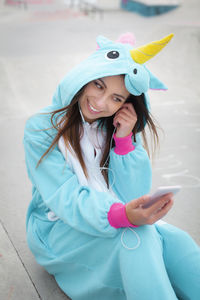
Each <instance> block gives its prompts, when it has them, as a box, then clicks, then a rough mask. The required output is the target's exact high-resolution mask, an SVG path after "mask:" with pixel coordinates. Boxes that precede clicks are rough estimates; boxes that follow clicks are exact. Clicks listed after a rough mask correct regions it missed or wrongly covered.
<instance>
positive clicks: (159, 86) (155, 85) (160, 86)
mask: <svg viewBox="0 0 200 300" xmlns="http://www.w3.org/2000/svg"><path fill="white" fill-rule="evenodd" d="M149 75H150V83H149V88H150V89H152V90H168V88H167V87H166V85H165V84H164V83H162V82H161V81H160V80H159V79H158V78H157V77H156V76H154V75H153V74H152V73H151V72H149Z"/></svg>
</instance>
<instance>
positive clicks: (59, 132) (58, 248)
mask: <svg viewBox="0 0 200 300" xmlns="http://www.w3.org/2000/svg"><path fill="white" fill-rule="evenodd" d="M171 37H172V35H170V36H168V37H166V38H164V39H162V40H161V41H158V42H156V43H155V42H154V43H152V44H150V45H146V46H144V47H142V48H140V49H131V47H130V45H129V44H128V43H127V42H126V43H125V44H123V43H112V42H111V41H109V40H108V39H106V38H104V37H99V38H98V40H97V42H98V45H99V49H98V50H97V51H96V52H95V53H94V54H92V55H91V56H90V57H89V58H88V59H86V61H85V62H83V63H82V64H80V65H79V66H78V67H76V68H74V69H73V70H72V71H71V72H69V73H68V74H67V76H66V77H65V78H64V79H63V81H62V82H61V83H60V84H59V86H58V88H57V90H56V92H55V94H54V97H53V103H52V105H50V106H49V107H47V108H45V109H44V110H42V111H41V113H40V114H37V115H35V116H33V117H32V118H30V119H29V120H28V121H27V123H26V128H25V134H24V147H25V154H26V165H27V171H28V175H29V177H30V180H31V181H32V184H33V190H32V201H31V203H30V205H29V209H28V213H27V241H28V245H29V247H30V249H31V251H32V253H33V254H34V256H35V258H36V260H37V262H38V263H39V264H40V265H42V266H43V267H44V268H45V269H46V270H47V271H48V272H49V273H50V274H52V275H54V277H55V279H56V281H57V283H58V284H59V286H60V287H61V289H62V290H63V291H64V292H65V293H66V294H67V295H69V296H70V297H71V298H72V299H73V300H94V299H103V300H111V299H115V300H133V299H137V300H147V299H149V297H150V298H151V299H153V300H160V299H162V300H169V299H170V300H177V299H178V298H179V299H183V300H187V299H191V300H197V299H199V278H200V251H199V247H198V246H197V245H196V244H195V242H194V241H193V240H192V239H191V238H190V237H189V236H188V235H187V234H186V233H184V232H183V231H181V230H180V229H178V228H176V227H174V226H171V225H169V224H165V225H160V224H159V223H157V221H159V220H160V219H161V218H162V217H163V216H165V215H166V214H167V213H168V211H169V210H170V209H171V208H172V205H173V196H172V194H166V195H164V196H162V197H160V198H159V200H158V201H157V202H156V203H154V204H153V205H151V206H150V207H147V208H144V204H146V203H147V202H148V201H149V199H150V196H149V192H150V189H151V181H152V172H151V163H150V160H149V157H148V154H147V151H146V149H145V147H144V146H143V141H144V144H146V139H145V129H146V127H149V129H150V131H151V132H152V139H153V140H157V137H158V136H157V132H156V126H155V124H154V122H153V119H152V117H151V113H150V109H149V99H148V94H147V91H148V89H149V88H152V89H161V88H163V89H165V86H164V85H163V84H162V83H161V82H160V81H159V80H158V79H157V78H156V77H155V76H154V75H153V74H152V73H151V72H150V71H149V70H148V69H147V68H146V66H143V63H144V62H145V61H147V59H149V57H151V56H153V54H155V53H157V52H158V51H160V50H161V49H162V48H163V47H164V45H165V44H167V43H168V41H169V40H170V39H171ZM146 53H147V54H146ZM150 54H151V55H150ZM142 138H143V140H142ZM149 274H150V275H149Z"/></svg>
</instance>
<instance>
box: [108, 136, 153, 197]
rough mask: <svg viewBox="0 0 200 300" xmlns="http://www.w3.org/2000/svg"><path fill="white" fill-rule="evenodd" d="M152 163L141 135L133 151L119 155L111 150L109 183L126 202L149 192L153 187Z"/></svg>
mask: <svg viewBox="0 0 200 300" xmlns="http://www.w3.org/2000/svg"><path fill="white" fill-rule="evenodd" d="M151 181H152V171H151V164H150V160H149V158H148V155H147V153H146V151H145V150H144V148H143V146H142V144H141V141H140V137H139V136H138V137H137V142H136V143H134V149H133V151H131V152H129V153H127V154H125V155H119V154H117V153H115V151H114V149H112V150H111V152H110V164H109V183H110V186H111V187H112V189H113V191H114V192H115V194H116V195H117V196H118V198H119V199H120V200H121V201H123V202H124V203H127V202H129V201H130V200H132V199H136V198H139V197H141V196H143V195H145V194H148V193H149V192H150V189H151Z"/></svg>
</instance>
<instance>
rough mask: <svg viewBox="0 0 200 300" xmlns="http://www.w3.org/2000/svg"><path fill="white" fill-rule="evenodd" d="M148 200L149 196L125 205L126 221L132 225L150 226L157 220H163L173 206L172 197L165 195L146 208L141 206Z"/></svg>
mask: <svg viewBox="0 0 200 300" xmlns="http://www.w3.org/2000/svg"><path fill="white" fill-rule="evenodd" d="M149 200H150V196H149V195H145V196H143V197H140V198H138V199H135V200H132V201H130V202H129V203H128V204H127V205H126V213H127V217H128V220H129V221H130V222H131V223H132V224H134V225H139V226H140V225H145V224H148V225H152V224H154V223H155V222H156V221H158V220H159V219H161V218H163V217H164V216H165V215H166V214H167V213H168V211H169V210H170V209H171V207H172V205H173V195H172V194H167V195H165V196H162V197H160V199H159V200H158V201H157V202H156V203H154V204H153V205H152V206H150V207H148V208H143V205H144V204H146V203H147V202H148V201H149Z"/></svg>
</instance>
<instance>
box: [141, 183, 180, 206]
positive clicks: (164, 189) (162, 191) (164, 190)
mask: <svg viewBox="0 0 200 300" xmlns="http://www.w3.org/2000/svg"><path fill="white" fill-rule="evenodd" d="M180 189H181V186H180V185H173V186H160V187H159V188H158V189H157V190H156V191H155V192H154V193H153V194H152V195H150V200H149V202H147V203H146V204H144V205H143V208H148V207H150V206H151V205H152V204H154V203H155V202H156V201H158V200H159V199H160V197H161V196H164V195H166V194H168V193H173V194H174V195H175V194H176V193H178V192H179V191H180Z"/></svg>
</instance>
